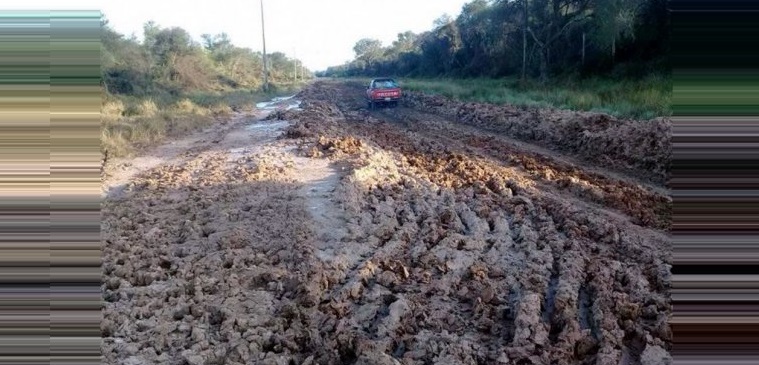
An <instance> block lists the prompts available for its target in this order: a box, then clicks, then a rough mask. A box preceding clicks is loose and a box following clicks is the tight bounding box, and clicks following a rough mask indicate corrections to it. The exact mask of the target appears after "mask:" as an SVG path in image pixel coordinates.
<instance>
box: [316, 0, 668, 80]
mask: <svg viewBox="0 0 759 365" xmlns="http://www.w3.org/2000/svg"><path fill="white" fill-rule="evenodd" d="M667 22H668V10H667V2H666V0H474V1H472V2H470V3H468V4H466V5H464V7H463V9H462V12H461V14H460V15H459V16H458V17H457V18H455V19H452V18H450V17H448V16H443V17H440V18H439V19H438V20H436V21H435V24H434V28H433V29H432V30H430V31H427V32H423V33H421V34H414V33H412V32H405V33H401V34H398V39H397V40H396V41H394V42H393V44H391V45H389V46H385V47H383V45H382V43H381V42H380V41H377V40H373V39H362V40H360V41H358V42H357V43H356V46H355V47H354V51H355V54H356V58H355V60H353V61H351V62H349V63H347V64H345V65H341V66H335V67H330V68H329V69H327V70H326V71H325V72H323V73H321V74H320V75H322V76H369V75H395V76H409V77H439V76H450V77H502V76H507V75H519V76H522V77H533V78H537V79H540V80H542V81H546V80H547V79H549V77H551V76H556V75H559V74H561V75H574V76H578V75H589V74H601V73H609V72H610V71H613V72H617V73H622V74H624V75H625V76H628V75H633V76H639V75H643V74H649V73H652V72H663V71H666V66H667V65H666V62H665V61H666V60H665V58H664V55H666V54H667V48H668V44H669V38H668V31H667V29H668V24H667Z"/></svg>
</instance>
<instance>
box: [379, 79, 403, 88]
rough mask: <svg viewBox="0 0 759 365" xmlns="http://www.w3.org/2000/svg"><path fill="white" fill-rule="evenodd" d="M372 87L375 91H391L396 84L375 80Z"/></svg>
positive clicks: (389, 81) (391, 81)
mask: <svg viewBox="0 0 759 365" xmlns="http://www.w3.org/2000/svg"><path fill="white" fill-rule="evenodd" d="M374 87H375V88H377V89H392V88H396V87H398V84H396V83H395V81H393V80H377V81H375V82H374Z"/></svg>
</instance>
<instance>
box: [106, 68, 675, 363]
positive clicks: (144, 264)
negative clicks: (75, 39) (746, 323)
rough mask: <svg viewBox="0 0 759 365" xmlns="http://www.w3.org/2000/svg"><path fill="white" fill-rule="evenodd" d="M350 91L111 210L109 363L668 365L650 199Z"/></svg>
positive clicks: (155, 176)
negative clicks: (376, 107) (370, 106)
mask: <svg viewBox="0 0 759 365" xmlns="http://www.w3.org/2000/svg"><path fill="white" fill-rule="evenodd" d="M358 91H359V92H357V88H356V87H355V86H352V85H346V84H341V83H327V82H317V83H315V84H313V85H312V86H310V87H309V88H307V89H306V90H304V91H303V92H302V93H301V94H300V95H299V96H298V99H299V100H302V104H301V108H302V110H301V111H293V110H291V111H278V112H274V113H273V114H271V116H270V117H269V118H268V119H269V120H268V121H260V122H256V123H255V124H253V125H252V126H258V125H259V124H260V125H263V126H266V125H278V124H276V123H282V122H284V121H289V122H292V123H288V126H287V127H285V128H284V130H283V131H282V132H281V135H282V138H281V139H279V140H275V141H273V140H267V141H266V142H265V143H264V142H260V141H259V139H257V137H256V136H257V135H255V134H252V135H246V136H245V137H244V138H242V137H239V138H238V137H235V138H226V139H225V140H230V139H231V140H233V141H235V143H238V142H239V143H242V144H249V145H255V146H256V148H252V147H250V146H247V145H246V146H247V147H246V148H249V150H246V151H242V152H241V151H240V150H238V149H237V148H238V147H239V146H238V145H236V144H235V145H229V146H228V147H230V148H231V150H225V149H223V148H221V149H220V148H218V147H213V146H211V147H209V148H208V149H206V150H202V149H198V150H195V151H193V152H191V153H189V154H187V155H186V156H185V158H184V160H182V161H177V162H175V163H171V164H164V165H160V166H158V167H155V168H153V169H151V170H149V171H146V172H144V173H142V174H140V175H138V176H137V177H135V178H134V179H133V180H132V181H131V182H130V183H129V185H128V187H127V188H126V189H125V190H124V192H123V193H122V194H121V195H120V196H119V197H118V198H111V199H106V202H105V204H104V207H103V232H104V234H103V240H104V247H105V248H104V262H105V263H104V271H105V272H104V283H103V295H104V300H105V302H106V305H105V310H104V321H103V326H102V330H103V336H104V338H105V339H104V345H103V352H104V355H105V360H106V363H122V364H154V363H168V364H193V365H194V364H250V363H255V364H599V365H607V364H609V365H612V364H613V365H618V364H631V365H637V364H642V365H653V364H666V363H669V361H671V360H670V356H669V354H668V352H669V350H670V349H671V341H672V335H671V332H670V329H669V326H668V324H667V323H668V320H669V318H670V316H671V305H670V302H669V299H668V298H669V282H670V271H669V269H670V265H669V263H670V262H671V257H670V251H671V243H670V242H669V239H668V236H667V232H666V229H667V227H668V220H669V216H668V214H669V213H668V212H669V209H670V205H671V203H670V201H669V199H668V198H667V197H666V191H665V189H664V188H663V187H661V186H656V185H653V186H652V185H647V184H646V183H642V182H639V181H638V180H636V179H635V178H631V177H626V176H625V175H621V174H618V173H614V172H608V171H606V170H604V169H603V168H604V165H603V164H599V166H585V165H583V164H578V163H576V161H574V160H572V159H570V158H565V156H561V155H558V154H556V153H552V152H551V151H550V150H543V149H540V148H538V147H535V146H530V145H526V144H523V143H520V142H518V141H514V140H511V139H509V136H510V134H507V133H502V134H499V132H497V131H494V130H492V128H488V129H487V130H485V129H483V128H479V127H476V126H472V125H470V124H468V123H462V122H461V121H460V120H458V119H456V118H453V117H451V118H450V119H448V118H449V117H445V116H441V114H437V113H429V112H426V111H424V110H421V109H414V108H406V107H400V108H397V109H388V110H380V111H375V112H368V111H367V110H365V109H364V108H363V103H362V100H361V93H360V89H358ZM266 123H268V124H266ZM246 130H247V129H246ZM255 130H259V129H255ZM234 133H235V132H234V130H233V131H232V132H230V135H234ZM224 143H225V142H221V144H224Z"/></svg>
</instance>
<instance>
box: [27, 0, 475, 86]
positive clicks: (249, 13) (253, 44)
mask: <svg viewBox="0 0 759 365" xmlns="http://www.w3.org/2000/svg"><path fill="white" fill-rule="evenodd" d="M467 2H468V1H467V0H416V1H403V0H383V1H381V2H379V1H368V0H323V1H308V0H275V1H272V0H264V14H265V16H266V17H265V22H266V51H267V53H273V52H282V53H285V54H286V55H287V56H288V57H297V58H299V59H301V60H302V61H303V64H304V65H305V66H306V67H307V68H309V69H310V70H312V71H321V70H324V69H326V68H327V67H329V66H336V65H341V64H343V63H345V62H346V61H350V60H352V59H353V55H354V54H353V45H354V44H355V43H356V41H358V40H359V39H361V38H374V39H378V40H380V41H382V43H383V45H385V46H387V45H389V44H391V43H392V41H393V40H395V39H396V38H397V35H398V33H401V32H405V31H408V30H410V31H413V32H415V33H419V32H423V31H426V30H430V29H432V24H433V21H434V20H435V19H437V18H438V17H440V16H441V15H443V14H448V15H450V16H454V17H455V16H457V15H458V14H459V13H460V12H461V8H462V6H463V5H464V4H465V3H467ZM14 8H15V9H30V10H34V9H39V10H53V9H56V10H100V11H102V13H103V16H104V17H105V19H107V20H108V21H109V25H110V26H111V28H113V29H114V30H115V31H117V32H119V33H121V34H123V35H124V36H126V37H130V36H131V35H132V34H134V35H135V36H136V37H137V38H138V39H142V27H143V25H144V24H145V23H146V22H148V21H150V20H152V21H154V22H156V24H158V25H159V26H161V27H164V28H168V27H181V28H184V29H185V30H187V31H188V32H189V33H190V34H191V35H192V37H193V39H195V40H196V41H200V40H201V38H200V36H201V34H204V33H209V34H219V33H222V32H224V33H227V34H228V35H229V37H230V39H231V40H232V43H234V45H236V46H238V47H244V48H250V49H252V50H254V51H261V50H262V37H261V13H260V3H259V1H258V0H247V1H243V0H216V1H195V2H173V1H155V0H153V1H147V0H134V1H129V2H126V1H95V0H73V1H67V2H66V7H65V8H61V6H60V2H59V1H52V0H28V1H26V2H25V3H24V4H16V5H15V7H14Z"/></svg>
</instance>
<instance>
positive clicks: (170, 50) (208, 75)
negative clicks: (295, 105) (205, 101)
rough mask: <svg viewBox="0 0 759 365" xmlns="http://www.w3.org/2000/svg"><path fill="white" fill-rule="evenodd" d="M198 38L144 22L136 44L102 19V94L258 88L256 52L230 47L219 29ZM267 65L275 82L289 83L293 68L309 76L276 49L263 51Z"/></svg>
mask: <svg viewBox="0 0 759 365" xmlns="http://www.w3.org/2000/svg"><path fill="white" fill-rule="evenodd" d="M202 38H203V40H202V42H197V41H195V40H193V39H192V37H191V36H190V34H189V33H188V32H187V31H185V30H184V29H182V28H177V27H174V28H162V27H160V26H158V25H156V24H155V23H154V22H148V23H146V24H145V26H144V29H143V40H142V41H141V42H140V41H138V40H137V39H135V37H131V38H127V37H124V36H123V35H121V34H119V33H117V32H116V31H114V30H113V29H111V28H110V27H109V26H108V23H107V21H104V22H103V27H102V45H103V48H102V65H101V69H102V74H103V84H104V86H105V88H106V90H107V92H108V93H111V94H126V95H134V96H150V97H154V98H155V97H160V96H162V95H167V94H168V96H172V97H176V96H180V95H183V94H188V93H193V92H222V91H229V90H235V89H248V90H252V89H258V88H260V87H261V86H262V84H263V67H262V66H263V62H262V55H261V53H260V52H254V51H252V50H250V49H248V48H240V47H236V46H234V45H233V44H232V42H231V40H230V39H229V37H228V36H227V35H226V34H224V33H221V34H219V35H215V36H212V35H209V34H204V35H203V37H202ZM296 62H297V64H296ZM268 65H269V80H270V82H271V83H273V84H274V85H277V84H287V83H292V82H293V80H294V76H295V75H294V73H295V72H296V70H297V72H299V73H298V77H299V79H303V78H304V76H305V78H310V77H312V75H311V73H310V72H309V71H308V70H306V69H305V68H301V67H300V65H301V63H300V61H298V60H296V59H292V58H288V57H287V56H286V55H285V54H283V53H280V52H275V53H272V54H270V55H268Z"/></svg>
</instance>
